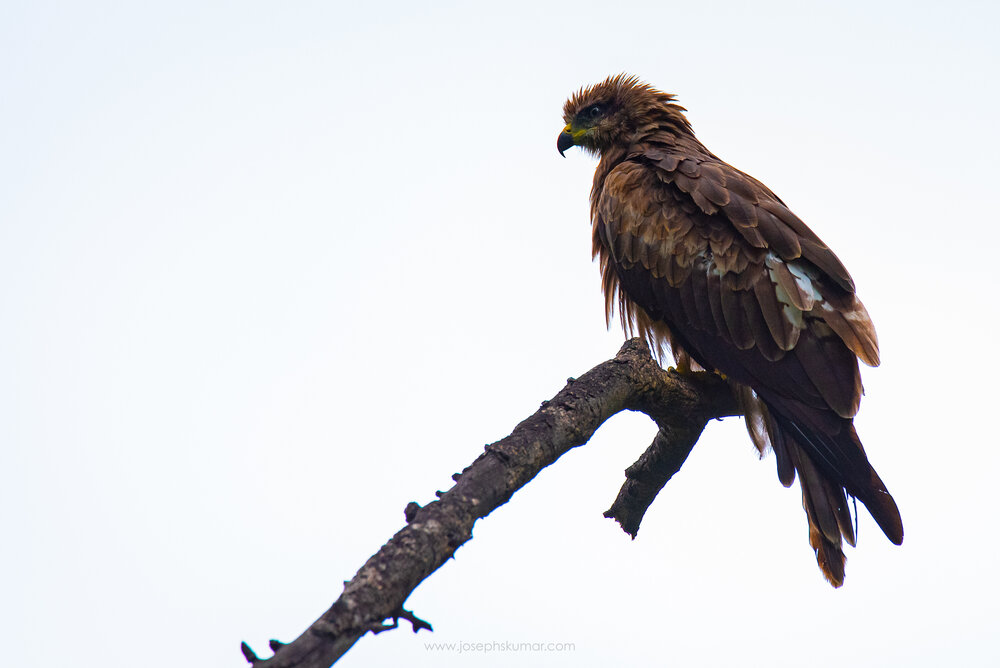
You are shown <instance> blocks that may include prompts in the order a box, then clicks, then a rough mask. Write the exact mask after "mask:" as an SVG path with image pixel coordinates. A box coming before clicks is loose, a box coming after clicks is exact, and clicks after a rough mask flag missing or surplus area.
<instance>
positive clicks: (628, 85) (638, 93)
mask: <svg viewBox="0 0 1000 668" xmlns="http://www.w3.org/2000/svg"><path fill="white" fill-rule="evenodd" d="M673 99H674V96H673V95H670V94H669V93H664V92H661V91H659V90H656V89H655V88H653V87H652V86H650V85H648V84H644V83H642V82H640V81H639V79H638V78H636V77H634V76H629V75H626V74H619V75H617V76H614V77H608V78H607V79H605V80H604V81H602V82H601V83H598V84H595V85H593V86H590V87H589V88H581V89H580V90H579V91H577V92H576V93H574V94H573V95H572V96H571V97H570V98H569V99H568V100H566V104H565V105H564V106H563V120H564V121H565V122H566V127H564V128H563V131H562V132H561V133H559V139H558V140H557V141H556V148H558V149H559V153H560V155H563V157H565V151H566V149H568V148H570V147H573V146H579V147H581V148H582V149H584V150H585V151H588V152H589V153H594V154H599V153H601V152H602V151H605V150H607V149H609V148H611V147H613V146H622V145H624V146H627V145H628V144H630V143H631V142H632V141H633V139H634V138H635V135H636V133H637V132H639V131H640V130H642V129H644V128H647V127H656V126H659V125H660V124H665V125H667V126H671V127H672V126H683V127H685V128H687V129H688V131H690V126H689V125H688V124H687V120H686V119H685V118H684V115H683V113H682V112H683V111H684V108H683V107H680V106H678V105H676V104H672V101H673Z"/></svg>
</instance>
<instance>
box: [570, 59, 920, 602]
mask: <svg viewBox="0 0 1000 668" xmlns="http://www.w3.org/2000/svg"><path fill="white" fill-rule="evenodd" d="M684 111H686V110H685V109H684V108H683V107H681V106H679V105H677V104H676V103H675V102H674V96H673V95H670V94H668V93H663V92H661V91H659V90H656V89H655V88H653V87H651V86H649V85H647V84H643V83H641V82H639V81H638V80H637V79H636V78H635V77H628V76H626V75H624V74H622V75H618V76H615V77H610V78H608V79H607V80H605V81H603V82H601V83H598V84H596V85H594V86H591V87H589V88H585V89H581V90H580V91H578V92H577V93H575V94H574V95H572V96H571V97H570V98H569V100H567V101H566V105H565V107H564V109H563V120H564V121H565V123H566V127H565V128H564V129H563V131H562V132H561V133H560V134H559V138H558V141H557V148H558V149H559V152H560V154H562V153H564V152H565V151H566V150H567V149H568V148H570V147H572V146H579V147H581V148H583V149H584V150H585V151H587V152H589V153H591V154H594V155H597V156H599V157H600V162H599V163H598V165H597V170H596V172H595V174H594V186H593V189H592V191H591V195H590V204H591V209H590V211H591V222H592V225H593V243H594V246H593V249H594V250H593V252H594V257H595V258H597V259H598V260H599V263H600V268H601V275H602V283H603V289H604V297H605V312H606V316H607V318H608V321H609V322H610V319H611V317H612V314H613V311H614V309H615V307H616V306H617V308H618V313H619V316H620V318H621V321H622V326H623V327H624V328H625V330H626V333H632V332H635V333H638V334H639V335H641V336H642V337H644V338H645V339H646V341H647V342H648V343H649V344H650V345H651V347H652V349H653V350H654V351H655V352H657V353H658V354H660V355H663V354H664V351H665V350H667V349H669V350H670V351H671V353H672V354H673V356H674V358H675V360H676V363H677V366H678V368H679V369H681V370H683V369H690V368H697V367H701V368H704V369H707V370H710V371H717V372H719V373H720V374H722V375H723V376H724V377H725V378H726V379H727V380H728V381H729V382H730V384H731V385H732V386H733V389H734V392H735V394H736V396H737V398H738V399H739V402H740V408H741V410H742V412H743V414H744V417H745V420H746V424H747V430H748V431H749V432H750V436H751V438H752V440H753V442H754V444H755V445H756V447H757V449H758V450H759V451H760V453H761V455H762V456H763V454H764V453H765V452H766V451H767V449H771V450H772V451H773V452H774V454H775V459H776V460H777V467H778V478H779V479H780V480H781V482H782V484H784V485H785V486H786V487H788V486H790V485H791V484H792V482H793V480H795V477H796V475H797V476H798V479H799V484H800V485H801V488H802V506H803V508H804V509H805V512H806V516H807V518H808V521H809V542H810V544H811V545H812V548H813V550H814V551H815V552H816V560H817V562H818V563H819V567H820V569H821V570H822V571H823V575H824V576H825V577H826V579H827V580H829V582H830V584H832V585H833V586H834V587H839V586H841V585H842V584H843V582H844V562H845V556H844V551H843V541H846V542H848V543H850V544H851V545H852V546H853V545H854V544H855V528H854V527H853V526H852V523H851V514H850V511H849V509H848V501H847V500H848V497H849V496H850V497H854V498H856V499H859V500H860V501H861V502H862V503H864V504H865V506H866V507H867V508H868V510H869V512H870V513H871V514H872V516H873V517H874V518H875V521H876V522H877V523H878V525H879V527H881V529H882V531H883V532H885V535H886V536H887V537H888V538H889V540H891V541H892V542H893V543H895V544H897V545H898V544H900V543H902V541H903V523H902V519H901V518H900V516H899V510H898V509H897V507H896V503H895V501H893V499H892V496H890V495H889V492H888V490H886V487H885V484H884V483H883V482H882V480H881V479H880V478H879V476H878V474H877V473H876V472H875V469H874V468H872V465H871V464H870V463H869V462H868V457H867V456H866V455H865V451H864V448H863V447H862V445H861V441H860V439H859V438H858V434H857V432H856V431H855V429H854V415H855V414H856V413H857V412H858V406H859V404H860V401H861V394H862V387H861V376H860V372H859V369H858V359H859V358H860V359H861V361H863V362H864V363H865V364H867V365H869V366H877V365H878V363H879V352H878V341H877V339H876V336H875V329H874V326H873V325H872V322H871V319H870V318H869V316H868V312H867V311H866V310H865V307H864V306H863V305H862V304H861V301H860V300H859V299H858V297H857V295H856V294H855V289H854V281H853V280H852V279H851V276H850V274H848V273H847V269H845V268H844V265H843V264H842V263H841V261H840V260H839V259H838V258H837V256H836V255H835V254H834V253H833V251H832V250H830V248H829V247H828V246H827V245H826V244H825V243H823V242H822V241H821V240H820V238H819V237H818V236H816V234H815V233H814V232H813V231H812V230H810V229H809V228H808V227H806V224H805V223H803V222H802V221H801V220H800V219H799V218H798V217H797V216H796V215H795V214H794V213H792V212H791V210H789V208H788V207H787V206H786V205H785V203H784V202H782V201H781V199H779V198H778V196H777V195H775V194H774V193H773V192H771V191H770V190H769V189H768V188H767V186H765V185H764V184H763V183H761V182H760V181H758V180H756V179H755V178H753V177H751V176H749V175H747V174H745V173H743V172H741V171H740V170H738V169H736V168H735V167H732V166H730V165H729V164H727V163H725V162H723V161H722V160H720V159H719V158H717V157H716V156H715V155H714V154H713V153H712V152H711V151H709V150H708V149H707V148H706V147H705V146H704V144H702V143H701V142H700V141H699V140H698V139H697V138H696V137H695V135H694V132H693V130H692V128H691V125H690V123H689V122H688V120H687V118H686V117H685V116H684V113H683V112H684Z"/></svg>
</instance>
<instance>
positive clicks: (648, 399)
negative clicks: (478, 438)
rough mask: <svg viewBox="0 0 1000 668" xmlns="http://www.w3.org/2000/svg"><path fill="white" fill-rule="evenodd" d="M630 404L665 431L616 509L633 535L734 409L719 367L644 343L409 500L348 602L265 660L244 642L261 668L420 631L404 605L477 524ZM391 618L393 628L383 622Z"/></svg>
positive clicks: (318, 659)
mask: <svg viewBox="0 0 1000 668" xmlns="http://www.w3.org/2000/svg"><path fill="white" fill-rule="evenodd" d="M622 410H635V411H641V412H643V413H646V414H647V415H649V416H650V417H651V418H653V420H654V421H655V422H656V424H657V425H658V426H659V428H660V431H659V433H658V434H657V436H656V438H655V439H654V441H653V444H652V445H650V447H649V448H648V449H647V451H646V452H645V453H644V454H643V455H642V457H641V458H640V459H639V461H637V462H636V463H635V464H633V465H632V466H630V467H629V468H628V470H627V471H626V474H627V480H626V482H625V484H624V486H623V487H622V490H621V492H619V495H618V498H617V499H616V500H615V503H614V505H613V506H612V507H611V509H610V510H609V511H608V512H607V513H605V515H606V516H607V517H614V518H615V519H616V520H617V521H618V522H619V523H620V524H621V525H622V528H623V529H624V530H625V531H627V532H628V533H630V534H631V535H632V536H633V537H634V536H635V534H636V532H637V531H638V529H639V523H640V521H641V520H642V516H643V514H644V513H645V512H646V509H647V508H648V507H649V504H650V503H652V501H653V498H654V497H655V496H656V494H657V493H658V492H659V491H660V489H662V487H663V485H665V484H666V482H667V480H669V479H670V477H671V476H672V475H673V474H674V473H675V472H676V471H677V470H678V469H679V468H680V467H681V465H682V464H683V463H684V460H685V459H686V458H687V455H688V453H689V452H690V451H691V448H692V447H693V446H694V443H695V442H696V441H697V439H698V436H699V435H700V434H701V431H702V430H703V429H704V427H705V424H706V423H707V422H708V420H711V419H713V418H719V417H725V416H727V415H734V414H735V413H736V403H735V400H734V399H733V396H732V394H731V393H730V391H729V387H728V385H727V384H726V382H725V381H724V380H722V379H721V378H720V377H719V376H717V375H715V374H711V373H704V372H702V373H686V374H678V373H677V372H674V371H664V370H663V369H662V368H661V367H660V366H659V364H657V363H656V361H655V360H653V358H652V357H651V356H650V354H649V350H648V349H647V348H646V345H645V344H644V343H643V342H642V341H641V340H640V339H632V340H630V341H628V342H626V343H625V345H624V346H622V349H621V350H620V351H619V352H618V354H617V355H616V356H615V357H614V358H613V359H611V360H608V361H607V362H604V363H602V364H600V365H598V366H596V367H594V368H593V369H591V370H590V371H588V372H587V373H585V374H584V375H583V376H581V377H580V378H578V379H575V380H574V379H572V378H571V379H570V380H569V382H568V383H567V384H566V387H564V388H563V389H562V390H560V391H559V393H558V394H556V395H555V396H554V397H553V398H552V399H551V400H550V401H545V402H543V403H542V407H541V408H540V409H539V410H538V411H537V412H536V413H535V414H534V415H532V416H531V417H529V418H527V419H526V420H524V421H523V422H521V423H520V424H519V425H517V427H515V428H514V431H513V432H511V434H510V435H509V436H507V437H506V438H504V439H502V440H500V441H497V442H496V443H493V444H491V445H488V446H486V451H485V452H484V453H483V454H482V455H480V456H479V457H478V458H477V459H476V460H475V461H474V462H473V463H472V464H471V465H470V466H469V467H468V468H466V469H465V470H464V471H463V472H462V473H461V474H457V475H456V476H455V479H456V481H457V482H456V484H455V486H454V487H452V488H451V489H450V490H448V491H447V492H444V493H440V494H439V496H440V498H439V499H438V500H437V501H434V502H432V503H429V504H428V505H427V506H424V507H423V508H421V507H419V506H418V505H417V504H416V503H410V504H409V505H407V507H406V510H405V516H406V520H407V526H405V527H403V528H402V529H401V530H400V531H399V532H397V533H396V535H395V536H393V537H392V538H391V539H390V540H389V542H388V543H386V544H385V545H383V546H382V548H381V549H380V550H379V551H378V552H377V553H376V554H375V555H374V556H372V557H371V558H370V559H369V560H368V562H367V563H365V565H364V566H362V567H361V570H359V571H358V572H357V574H356V575H355V576H354V578H353V579H352V580H351V581H350V582H347V583H345V586H344V592H343V594H341V596H340V598H339V599H337V601H336V602H335V603H334V604H333V606H331V607H330V609H329V610H327V611H326V612H325V613H323V615H322V616H321V617H320V618H319V619H317V620H316V621H315V622H314V623H313V624H312V626H310V627H309V628H308V629H306V631H305V632H304V633H303V634H302V635H300V636H299V637H298V638H296V639H295V640H293V641H292V642H290V643H288V644H282V643H279V642H277V641H271V648H272V650H273V651H274V656H273V657H271V658H268V659H260V658H258V657H257V655H256V654H255V653H254V652H253V650H251V649H250V647H248V646H247V645H246V644H245V643H244V644H243V646H242V649H243V655H244V656H245V657H246V658H247V661H249V662H250V663H251V664H253V666H255V668H262V667H265V666H266V667H267V668H328V667H329V666H330V665H332V664H333V663H335V662H336V661H337V659H339V658H340V657H341V656H342V655H343V654H344V653H345V652H347V650H349V649H350V648H351V646H353V645H354V643H355V642H357V641H358V639H359V638H360V637H361V636H363V635H364V634H365V633H367V632H368V631H372V632H374V633H379V632H381V631H385V630H388V629H392V628H396V626H397V625H398V620H399V619H400V618H402V619H406V620H407V621H409V622H410V624H411V626H412V628H413V630H414V632H416V631H418V630H419V629H421V628H427V629H430V628H431V627H430V624H428V623H427V622H425V621H423V620H421V619H419V618H417V617H416V616H414V615H413V613H411V612H409V611H406V610H404V609H403V603H404V602H405V601H406V599H407V598H408V597H409V595H410V594H411V593H412V592H413V590H414V589H416V587H417V586H418V585H419V584H420V583H421V582H422V581H423V580H424V579H425V578H426V577H427V576H429V575H430V574H431V573H433V572H434V571H435V570H437V569H438V568H439V567H440V566H441V565H442V564H444V563H445V561H447V560H448V559H449V558H450V557H451V556H452V555H453V554H454V553H455V550H456V549H458V547H459V546H461V545H462V544H464V543H465V542H466V541H468V540H469V539H470V538H472V527H473V525H474V524H475V522H476V520H478V519H479V518H481V517H486V515H488V514H490V513H491V512H492V511H493V510H495V509H496V508H498V507H499V506H501V505H503V504H504V503H506V502H507V501H508V500H510V498H511V496H512V495H513V494H514V492H516V491H517V490H518V489H520V488H521V487H523V486H524V485H525V484H527V483H528V482H529V481H530V480H531V479H532V478H534V477H535V476H536V475H538V473H539V472H540V471H541V470H542V469H543V468H545V467H546V466H548V465H550V464H552V463H553V462H555V461H556V460H557V459H559V457H561V456H562V455H564V454H565V453H567V452H569V451H570V450H571V449H573V448H575V447H577V446H579V445H583V444H584V443H586V442H587V441H588V440H589V439H590V437H591V436H592V435H593V434H594V432H595V431H596V430H597V428H598V427H600V426H601V424H603V423H604V422H605V421H606V420H607V419H608V418H610V417H611V416H612V415H615V414H616V413H618V412H620V411H622ZM387 619H391V620H392V623H391V624H385V623H384V622H385V620H387Z"/></svg>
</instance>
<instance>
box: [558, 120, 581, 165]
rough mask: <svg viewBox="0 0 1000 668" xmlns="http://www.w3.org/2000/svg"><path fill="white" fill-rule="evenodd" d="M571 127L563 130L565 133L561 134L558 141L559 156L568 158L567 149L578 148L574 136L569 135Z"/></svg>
mask: <svg viewBox="0 0 1000 668" xmlns="http://www.w3.org/2000/svg"><path fill="white" fill-rule="evenodd" d="M570 127H571V126H569V125H567V126H566V127H564V128H563V131H562V132H560V133H559V139H557V140H556V148H557V149H559V155H561V156H562V157H564V158H565V157H566V149H568V148H573V147H574V146H576V142H574V141H573V135H571V134H570V133H569V130H570Z"/></svg>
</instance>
